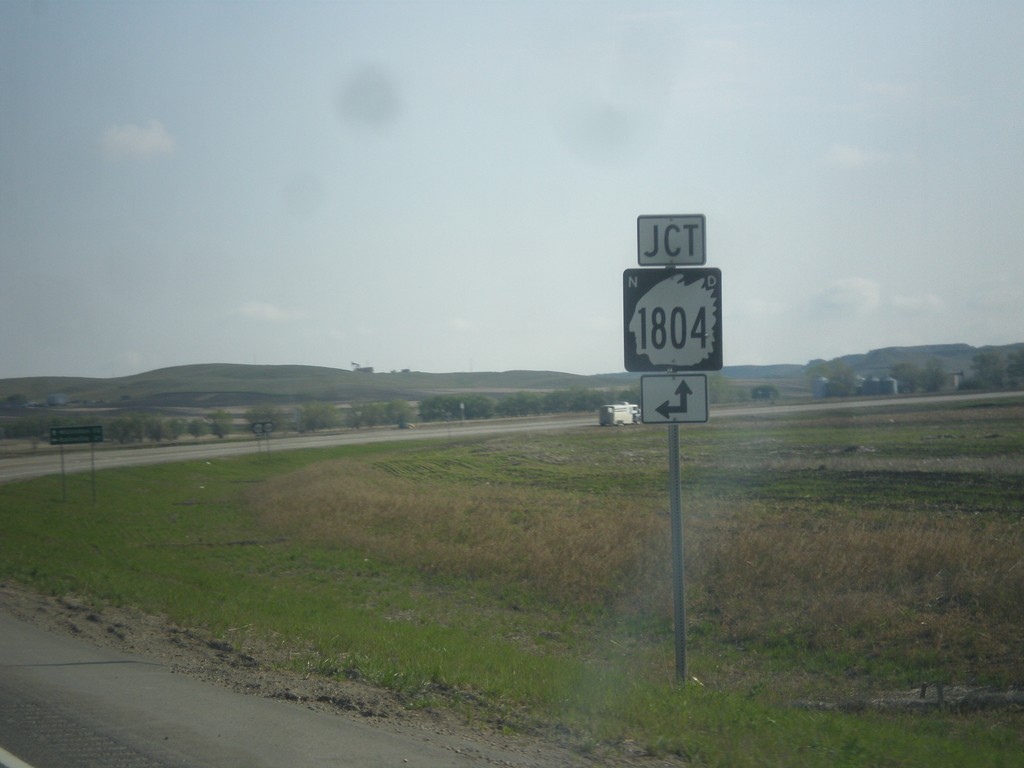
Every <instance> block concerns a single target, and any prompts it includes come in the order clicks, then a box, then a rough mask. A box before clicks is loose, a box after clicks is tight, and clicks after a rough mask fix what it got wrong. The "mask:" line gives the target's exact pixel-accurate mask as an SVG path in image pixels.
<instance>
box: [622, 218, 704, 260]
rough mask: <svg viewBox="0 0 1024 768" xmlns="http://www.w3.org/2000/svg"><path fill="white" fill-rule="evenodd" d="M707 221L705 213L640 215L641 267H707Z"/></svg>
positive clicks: (638, 247)
mask: <svg viewBox="0 0 1024 768" xmlns="http://www.w3.org/2000/svg"><path fill="white" fill-rule="evenodd" d="M704 221H705V219H704V214H691V215H680V216H637V218H636V262H637V264H639V265H640V266H641V267H661V266H667V267H699V266H700V265H702V264H705V263H706V262H707V250H706V248H705V245H706V242H705V238H704Z"/></svg>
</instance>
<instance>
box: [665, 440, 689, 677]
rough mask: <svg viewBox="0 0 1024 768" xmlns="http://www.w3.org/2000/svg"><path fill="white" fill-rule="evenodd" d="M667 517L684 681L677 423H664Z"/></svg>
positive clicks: (679, 670) (678, 654)
mask: <svg viewBox="0 0 1024 768" xmlns="http://www.w3.org/2000/svg"><path fill="white" fill-rule="evenodd" d="M668 482H669V501H670V509H669V517H670V518H671V520H672V603H673V609H674V611H675V644H676V680H677V681H678V682H680V683H685V682H686V603H685V600H684V598H683V503H682V489H681V484H680V477H679V425H678V424H669V426H668Z"/></svg>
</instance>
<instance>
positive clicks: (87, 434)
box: [50, 424, 103, 503]
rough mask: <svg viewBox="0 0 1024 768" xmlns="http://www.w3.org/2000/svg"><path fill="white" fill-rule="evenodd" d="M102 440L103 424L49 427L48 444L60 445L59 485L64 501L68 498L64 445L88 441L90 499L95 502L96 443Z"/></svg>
mask: <svg viewBox="0 0 1024 768" xmlns="http://www.w3.org/2000/svg"><path fill="white" fill-rule="evenodd" d="M102 442H103V425H102V424H94V425H90V426H75V427H50V445H59V446H60V487H61V493H62V495H63V498H64V501H67V500H68V486H67V480H66V477H65V474H64V446H65V445H76V444H80V443H89V453H90V454H91V456H90V458H91V459H92V500H93V503H95V502H96V443H102Z"/></svg>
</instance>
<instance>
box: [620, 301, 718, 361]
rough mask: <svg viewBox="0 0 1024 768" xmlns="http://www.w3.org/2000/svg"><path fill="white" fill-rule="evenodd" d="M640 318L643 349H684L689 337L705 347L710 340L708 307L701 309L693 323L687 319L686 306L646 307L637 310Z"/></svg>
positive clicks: (641, 346)
mask: <svg viewBox="0 0 1024 768" xmlns="http://www.w3.org/2000/svg"><path fill="white" fill-rule="evenodd" d="M637 315H638V316H639V319H640V328H639V331H640V338H639V339H637V346H638V348H639V350H641V351H642V350H646V349H651V348H653V349H665V347H667V346H670V347H672V349H683V348H685V347H686V344H687V342H688V341H690V340H693V341H696V342H699V343H700V348H701V349H705V348H706V347H707V344H708V331H707V313H706V310H705V308H704V307H701V308H700V309H698V310H697V314H696V315H695V316H694V318H693V323H692V324H690V323H687V317H686V310H685V309H684V308H683V307H672V308H671V309H670V310H667V309H665V307H654V308H652V309H651V311H650V316H649V317H648V312H647V308H646V307H641V308H640V309H638V310H637Z"/></svg>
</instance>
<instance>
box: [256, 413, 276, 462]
mask: <svg viewBox="0 0 1024 768" xmlns="http://www.w3.org/2000/svg"><path fill="white" fill-rule="evenodd" d="M273 431H274V422H272V421H257V422H254V423H253V425H252V433H253V434H254V435H256V452H257V453H262V452H263V449H262V447H261V446H260V440H261V439H264V440H266V441H267V456H269V455H270V433H271V432H273Z"/></svg>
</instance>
